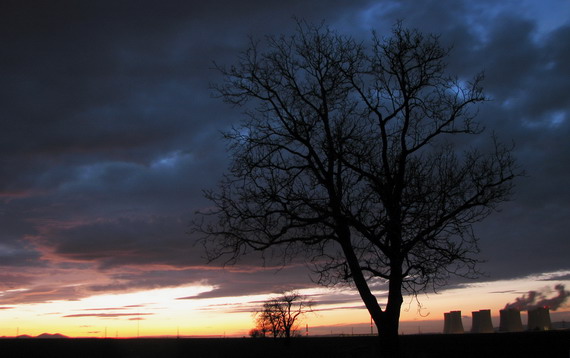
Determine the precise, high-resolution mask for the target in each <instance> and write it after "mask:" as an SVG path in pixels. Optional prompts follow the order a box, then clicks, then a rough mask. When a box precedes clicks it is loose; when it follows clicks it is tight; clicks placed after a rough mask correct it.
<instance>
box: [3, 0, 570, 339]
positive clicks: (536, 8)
mask: <svg viewBox="0 0 570 358" xmlns="http://www.w3.org/2000/svg"><path fill="white" fill-rule="evenodd" d="M294 17H297V18H302V19H305V20H307V21H309V22H314V23H320V22H321V21H324V22H325V23H326V24H327V25H328V26H330V27H331V28H333V29H335V30H336V31H338V32H340V33H343V34H346V35H349V36H353V37H355V38H358V39H362V40H365V39H368V38H369V37H370V34H371V31H372V30H374V31H376V32H378V33H379V34H380V35H387V34H388V33H389V31H390V28H391V27H392V26H393V25H394V24H395V23H396V21H398V20H402V21H403V23H404V25H405V26H407V27H414V28H417V29H419V30H421V31H424V32H430V33H436V34H439V35H440V36H441V37H440V40H441V42H442V43H443V44H444V45H446V46H447V45H449V46H453V52H452V54H451V55H450V57H449V69H450V71H452V72H453V73H455V74H457V75H458V76H459V77H460V78H470V77H472V76H473V75H475V74H477V73H479V72H481V71H484V73H485V81H484V84H483V85H484V88H485V91H486V94H487V95H488V96H489V97H490V98H491V100H490V101H489V102H487V103H486V104H484V105H483V106H481V107H480V108H479V115H478V120H479V121H480V123H481V124H483V125H484V126H485V127H486V128H487V132H486V133H487V134H489V133H493V132H494V133H496V135H497V136H498V137H499V138H500V139H501V140H502V141H503V142H506V143H511V142H512V143H514V144H515V149H514V154H515V156H516V158H517V160H518V163H519V164H520V166H521V168H522V169H524V171H525V172H526V176H525V177H523V178H519V179H518V180H517V181H516V189H515V193H514V195H513V197H512V200H511V201H509V202H507V203H505V204H504V205H502V206H501V207H500V210H499V211H498V212H497V213H494V214H493V215H491V216H490V217H489V218H488V219H486V220H485V221H484V222H482V223H480V224H477V225H476V226H475V230H476V231H475V232H476V234H477V236H478V237H479V239H480V248H481V253H480V258H481V259H482V260H484V261H485V262H484V263H482V264H481V265H480V269H481V270H482V271H483V272H484V273H485V274H484V275H483V276H481V277H480V278H479V279H477V280H470V281H462V280H454V281H453V282H451V283H450V285H449V286H447V287H444V288H441V289H440V290H439V291H438V292H437V293H433V292H428V293H426V294H425V295H420V296H418V300H419V302H420V303H421V308H420V309H418V305H417V302H416V301H415V300H414V299H413V298H409V297H407V298H406V302H405V303H404V306H403V311H402V320H403V321H405V322H408V323H403V324H402V327H408V328H409V327H412V328H410V329H411V330H415V331H418V330H421V327H420V324H421V323H422V322H428V321H431V320H441V319H442V317H443V312H447V311H450V310H458V309H459V310H462V312H463V314H464V316H465V319H466V320H467V321H468V320H469V317H470V312H471V311H472V310H479V309H485V308H491V309H492V310H494V311H493V315H494V316H496V315H498V312H497V310H498V309H500V308H502V307H504V306H505V305H506V304H507V303H510V302H514V301H515V300H516V298H517V297H522V296H523V295H525V294H526V293H527V292H528V291H531V290H535V291H540V292H542V293H543V295H544V296H545V297H554V296H556V294H557V292H556V290H555V288H554V287H555V285H557V284H563V285H566V287H570V260H569V257H570V240H569V237H568V235H569V234H568V233H569V232H570V220H568V218H569V217H570V185H569V184H570V165H569V164H570V141H569V140H568V139H569V138H570V95H569V93H570V2H568V1H565V0H542V1H533V0H519V1H514V0H511V1H509V0H505V1H501V2H496V1H494V0H480V1H477V2H473V1H468V0H465V1H462V0H434V1H412V0H400V1H396V0H377V1H369V0H350V1H342V0H330V1H325V0H317V1H301V0H290V1H273V0H264V1H255V0H244V1H232V0H210V1H144V0H143V1H141V0H139V1H129V0H126V1H106V0H102V1H71V0H70V1H59V0H55V1H29V0H4V1H2V2H0V43H1V44H2V46H1V47H2V50H1V51H2V53H1V56H0V129H1V130H0V336H13V335H16V334H29V335H37V334H40V333H42V332H51V333H55V332H60V333H63V334H66V335H69V336H89V337H91V336H93V337H101V336H116V337H134V336H139V335H177V334H181V335H218V336H221V335H229V336H232V335H234V336H235V335H243V334H247V331H248V330H249V329H250V328H251V327H252V326H253V321H252V311H255V309H256V307H258V306H259V304H260V302H262V301H263V300H264V299H266V298H267V297H269V296H270V295H272V294H275V293H278V292H280V291H284V290H293V289H294V290H299V291H300V292H302V293H303V294H305V295H307V296H308V297H310V298H311V299H312V300H313V301H314V302H315V311H316V312H315V313H313V314H310V315H308V316H307V317H305V319H306V321H307V324H310V326H311V327H321V331H322V332H329V331H330V332H333V331H334V332H336V333H339V332H340V331H341V330H342V331H343V332H345V331H346V332H348V331H347V330H348V328H347V327H355V326H356V327H360V328H358V329H363V330H364V332H366V331H367V330H369V329H370V328H369V323H367V322H369V315H368V314H367V312H366V310H365V309H364V308H363V306H362V303H361V302H360V301H359V298H358V296H357V294H356V292H355V290H354V289H353V288H351V287H336V288H324V287H319V286H316V285H315V284H314V283H313V282H312V281H311V278H310V272H309V270H308V268H307V267H306V266H305V265H304V264H303V263H302V262H294V263H292V264H291V265H288V266H285V267H282V266H281V265H280V264H279V263H272V262H266V263H265V265H262V264H261V261H259V260H258V259H257V258H248V259H246V260H244V261H243V262H242V263H241V264H240V265H236V266H226V267H223V265H222V263H221V262H214V263H208V262H207V261H206V259H205V257H204V256H205V253H204V250H203V248H202V247H201V246H200V245H199V244H196V241H197V237H196V236H195V235H192V234H189V233H188V232H189V223H190V222H191V220H192V218H193V216H194V213H195V211H196V210H200V209H204V208H207V207H208V205H210V204H209V203H208V202H207V201H206V200H205V199H204V197H203V194H202V191H203V190H204V189H211V188H215V186H216V183H217V182H218V181H219V180H220V179H221V176H222V175H223V173H224V171H226V169H227V166H228V165H229V157H228V155H227V153H226V145H227V143H225V142H224V141H223V140H222V138H221V134H220V133H221V131H223V130H226V129H228V128H230V127H231V126H235V125H238V124H239V122H240V119H241V118H242V114H241V112H240V110H239V109H236V108H232V107H230V106H228V105H225V104H223V103H222V102H221V101H220V100H219V99H216V98H214V97H213V96H212V91H211V90H210V88H211V87H210V86H211V84H213V83H216V82H218V81H219V80H220V75H219V73H217V72H216V71H215V70H213V69H212V67H213V62H214V61H215V62H216V63H220V64H231V63H232V62H234V61H235V60H236V57H237V56H238V54H239V51H241V50H244V49H245V48H246V47H247V44H248V37H249V36H252V37H254V38H256V39H263V38H264V36H266V35H272V34H274V35H278V34H287V33H291V32H292V31H293V30H294V28H295V23H294V21H293V18H294ZM377 293H378V297H379V301H380V302H382V300H383V299H385V292H377ZM569 311H570V306H569V305H568V302H566V303H564V304H562V305H561V307H560V308H559V309H558V310H557V311H556V312H553V317H558V318H561V317H562V318H564V319H567V320H568V319H570V313H569ZM523 320H524V318H523ZM426 325H427V323H426ZM324 327H326V329H325V328H324ZM339 327H340V328H339ZM362 327H363V328H362ZM426 327H427V326H426ZM352 329H354V328H352ZM315 331H317V329H316V328H315ZM330 332H329V333H330Z"/></svg>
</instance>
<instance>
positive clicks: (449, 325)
mask: <svg viewBox="0 0 570 358" xmlns="http://www.w3.org/2000/svg"><path fill="white" fill-rule="evenodd" d="M443 317H444V321H443V333H463V332H464V331H463V323H462V322H461V311H451V312H447V313H444V314H443Z"/></svg>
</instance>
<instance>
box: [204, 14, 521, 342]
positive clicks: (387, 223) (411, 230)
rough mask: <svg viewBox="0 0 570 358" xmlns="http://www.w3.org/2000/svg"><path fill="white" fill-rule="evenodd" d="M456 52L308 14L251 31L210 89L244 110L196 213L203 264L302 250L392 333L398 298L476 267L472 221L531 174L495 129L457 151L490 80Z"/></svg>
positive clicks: (323, 279) (321, 278)
mask: <svg viewBox="0 0 570 358" xmlns="http://www.w3.org/2000/svg"><path fill="white" fill-rule="evenodd" d="M448 54H449V50H448V49H446V48H443V47H442V46H441V45H440V43H439V40H438V37H437V36H435V35H424V34H422V33H420V32H419V31H417V30H410V29H406V28H404V27H403V26H402V25H401V24H397V25H396V26H394V28H393V30H392V34H391V36H390V37H386V38H380V37H378V36H376V34H373V35H372V38H371V41H370V43H369V45H368V46H366V45H365V44H363V43H360V42H358V41H356V40H354V39H352V38H350V37H346V36H343V35H341V34H338V33H337V32H335V31H333V30H331V29H330V28H328V27H326V26H324V25H321V26H315V25H311V24H306V23H304V22H298V28H297V32H296V33H295V34H294V35H292V36H280V37H268V38H267V40H266V41H265V42H255V41H253V40H252V41H251V43H250V47H249V48H248V49H247V50H246V51H245V52H243V53H242V54H241V55H240V57H239V59H238V60H237V62H236V63H235V64H234V65H233V66H231V67H222V66H217V68H218V70H219V71H220V72H221V73H222V74H223V75H224V78H225V80H224V81H223V82H222V83H220V84H219V85H217V86H215V90H216V91H217V93H218V95H219V96H220V97H221V98H223V99H224V100H225V101H226V102H228V103H231V104H233V105H237V106H243V107H245V108H246V114H247V116H246V117H245V119H244V120H243V122H242V123H241V125H240V126H239V127H237V128H235V129H234V130H233V131H230V132H228V133H225V137H226V138H227V140H228V142H229V150H230V153H231V155H232V158H233V164H232V166H231V167H230V169H229V173H227V175H226V176H225V177H224V179H223V180H222V181H221V183H220V185H219V188H218V189H217V190H214V191H207V192H206V193H205V195H206V197H207V198H208V199H210V200H211V201H212V203H213V209H211V210H210V211H207V212H203V213H202V215H203V216H201V217H200V219H198V220H197V224H196V230H198V231H199V232H201V233H202V234H205V235H204V236H203V238H204V241H203V242H204V244H205V245H206V248H207V252H208V254H209V258H210V259H217V258H219V257H221V256H226V257H227V259H228V262H230V263H231V262H235V260H237V258H238V257H239V256H241V255H243V254H245V253H247V252H250V251H252V250H261V251H266V250H269V251H271V252H272V253H273V254H275V255H277V256H280V257H282V258H283V259H284V260H289V259H292V258H294V257H298V256H299V255H300V254H305V255H306V257H307V259H308V260H309V262H310V263H311V265H312V267H313V268H314V270H315V272H316V273H317V275H316V276H315V279H316V280H317V281H318V282H319V283H321V284H324V285H334V284H337V283H342V282H351V283H353V284H354V285H355V286H356V288H357V290H358V292H359V293H360V296H361V298H362V300H363V302H364V304H365V305H366V308H367V309H368V311H369V312H370V314H371V316H372V318H373V320H374V322H375V324H376V326H377V327H378V332H379V334H380V336H382V337H386V338H387V341H389V342H396V341H397V334H398V325H399V317H400V308H401V304H402V301H403V296H402V294H403V291H404V292H407V293H410V294H413V295H415V294H417V293H418V292H420V291H422V290H425V289H427V288H432V287H433V288H435V287H437V286H439V285H443V284H445V283H446V281H447V279H448V277H449V276H450V274H456V275H460V276H475V275H476V274H477V272H476V263H477V261H478V260H477V258H476V254H477V253H478V246H477V239H476V236H475V235H474V232H473V230H472V224H474V223H476V222H478V221H480V220H482V219H484V218H485V217H487V216H488V215H489V214H490V213H491V212H492V211H493V210H494V209H495V208H496V206H497V205H498V204H499V203H501V202H503V201H505V200H507V199H508V198H509V196H510V194H511V192H512V187H513V179H514V178H515V177H517V176H518V175H520V174H521V172H520V171H519V169H518V168H517V166H516V163H515V161H514V159H513V158H512V156H511V148H509V147H506V146H504V145H502V144H501V143H499V141H498V140H496V138H495V137H494V136H491V138H490V139H489V141H488V145H487V146H486V147H485V148H486V149H484V148H483V146H480V147H479V148H468V147H467V146H465V145H462V144H461V139H462V138H465V136H469V135H478V134H481V133H482V129H481V128H480V127H479V125H478V124H477V122H476V121H475V120H474V118H475V115H476V112H477V111H476V108H475V107H476V104H478V103H480V102H483V101H485V100H486V98H485V96H484V94H483V91H482V88H481V81H482V76H481V75H477V76H475V77H474V78H473V79H472V80H470V81H463V80H460V79H458V78H456V77H454V76H450V75H448V74H447V71H446V63H445V60H446V57H447V56H448ZM209 216H213V217H211V218H209ZM211 219H214V220H211ZM378 283H387V285H388V290H389V293H388V299H387V302H386V304H385V305H384V307H381V305H380V304H379V303H378V301H377V298H376V296H375V294H374V292H373V287H374V285H376V284H378Z"/></svg>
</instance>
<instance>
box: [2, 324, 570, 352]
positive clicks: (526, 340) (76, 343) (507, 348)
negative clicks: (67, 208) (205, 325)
mask: <svg viewBox="0 0 570 358" xmlns="http://www.w3.org/2000/svg"><path fill="white" fill-rule="evenodd" d="M400 338H401V342H400V343H401V347H402V352H403V357H406V358H431V357H434V358H435V357H437V358H446V357H453V358H470V357H473V358H475V357H477V358H479V357H483V358H493V357H501V358H503V357H515V358H525V357H529V358H530V357H532V358H541V357H549V358H551V357H552V358H557V357H560V358H569V357H570V330H565V331H548V332H521V333H491V334H460V335H444V334H433V335H428V334H426V335H407V336H401V337H400ZM381 351H382V349H381V347H379V345H378V339H377V338H376V337H309V338H306V337H303V338H296V339H293V340H291V342H290V343H289V344H285V342H284V341H281V340H273V339H268V338H263V339H259V338H258V339H253V338H225V339H222V338H220V339H214V338H210V339H192V338H189V339H174V338H173V339H0V356H1V357H3V358H12V357H14V358H16V357H17V358H20V357H22V358H23V357H26V358H51V357H54V358H55V357H57V358H67V357H69V358H71V357H73V358H91V357H101V358H114V357H117V358H118V357H121V358H123V357H125V358H147V357H149V358H150V357H158V358H181V357H191V358H202V357H203V358H221V357H228V358H237V357H248V358H257V357H259V358H261V357H263V358H268V357H271V358H281V357H283V358H289V357H290V358H304V357H311V358H316V357H326V358H336V357H338V358H345V357H346V358H348V357H361V358H367V357H379V356H380V354H381Z"/></svg>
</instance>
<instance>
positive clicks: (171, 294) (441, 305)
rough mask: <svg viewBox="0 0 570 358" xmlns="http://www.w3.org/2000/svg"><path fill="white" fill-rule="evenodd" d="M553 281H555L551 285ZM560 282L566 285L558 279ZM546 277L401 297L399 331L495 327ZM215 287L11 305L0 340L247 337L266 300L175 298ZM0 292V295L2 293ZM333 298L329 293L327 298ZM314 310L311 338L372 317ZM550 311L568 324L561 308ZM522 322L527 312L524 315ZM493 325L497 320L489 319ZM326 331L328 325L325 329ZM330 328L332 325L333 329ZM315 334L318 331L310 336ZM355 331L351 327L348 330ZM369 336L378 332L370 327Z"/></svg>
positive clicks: (364, 326)
mask: <svg viewBox="0 0 570 358" xmlns="http://www.w3.org/2000/svg"><path fill="white" fill-rule="evenodd" d="M556 282H559V281H556ZM560 282H561V283H563V284H567V285H569V284H570V281H568V280H566V281H564V280H562V281H560ZM545 286H547V285H545V280H544V277H527V278H524V279H519V280H508V281H507V280H505V281H495V282H485V283H475V284H472V285H468V286H465V287H463V288H455V289H450V290H446V291H443V292H442V293H441V294H427V295H421V296H419V297H418V298H419V301H420V302H421V303H422V307H421V309H420V310H418V308H417V305H416V302H415V300H414V299H413V298H410V297H407V298H405V302H404V304H403V306H402V313H401V322H402V324H401V327H402V330H403V332H404V333H417V332H428V331H430V330H431V331H434V330H435V331H438V330H439V329H440V325H441V324H440V323H438V322H440V321H441V320H442V319H443V313H444V312H448V311H451V310H460V311H462V315H463V316H464V317H466V321H467V324H466V326H469V325H470V323H469V322H470V316H471V312H472V311H477V310H480V309H490V310H491V312H492V313H491V314H492V317H493V319H494V320H496V321H497V322H498V315H499V310H500V309H503V308H504V307H505V304H507V303H509V302H512V301H513V300H514V299H515V298H516V297H518V296H520V295H521V293H525V292H527V291H529V290H541V289H544V287H545ZM213 288H214V287H211V286H207V285H198V286H184V287H176V288H163V289H155V290H148V291H140V292H133V293H124V294H114V295H110V294H103V295H97V296H91V297H87V298H83V299H79V300H67V301H64V300H59V301H51V302H46V303H36V304H10V305H6V306H4V307H1V308H2V309H0V322H1V323H0V336H6V337H13V336H16V335H29V336H37V335H40V334H42V333H50V334H55V333H60V334H63V335H66V336H69V337H98V338H104V337H107V338H130V337H148V336H169V337H176V336H181V337H189V336H213V337H223V336H228V337H236V336H238V337H241V336H247V334H248V332H249V330H250V329H251V328H253V326H254V320H253V312H254V311H255V309H256V307H257V306H258V305H259V302H260V301H263V300H265V299H267V298H268V297H269V296H272V295H255V296H238V297H221V298H208V299H206V298H204V299H180V298H182V297H193V296H196V295H198V294H199V293H202V292H207V291H211V290H212V289H213ZM339 292H347V293H350V294H354V292H353V291H338V290H337V291H331V290H327V289H324V288H315V289H311V290H303V291H301V294H305V295H309V296H310V295H313V296H314V297H323V298H324V299H326V297H327V294H328V295H332V294H333V293H336V294H338V293H339ZM2 294H3V293H1V292H0V295H2ZM331 297H332V296H331ZM354 297H355V300H354V302H350V303H347V302H343V303H342V304H340V303H339V304H327V305H324V304H323V305H319V304H318V301H317V302H315V303H316V305H315V307H314V308H315V312H314V313H309V314H307V315H306V316H305V317H304V318H303V320H302V322H300V323H301V325H302V327H303V329H304V327H305V325H308V326H309V334H317V333H318V332H321V334H329V333H330V331H332V332H333V333H339V334H340V333H341V332H344V333H348V334H350V331H347V327H350V326H353V327H356V328H355V329H356V333H358V334H365V333H368V332H369V330H370V328H369V325H370V315H369V314H368V312H367V310H366V309H364V308H355V307H362V302H361V301H360V300H358V298H357V296H354ZM551 314H553V315H556V317H567V318H564V319H566V320H568V319H570V307H569V305H568V303H566V304H565V305H564V306H563V307H561V309H559V310H558V311H556V312H552V311H551ZM523 316H524V317H526V314H523ZM494 323H495V322H494ZM326 327H328V328H326ZM335 327H338V329H336V328H335ZM316 332H317V333H316ZM352 332H354V329H353V330H352ZM374 332H376V328H375V327H374Z"/></svg>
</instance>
